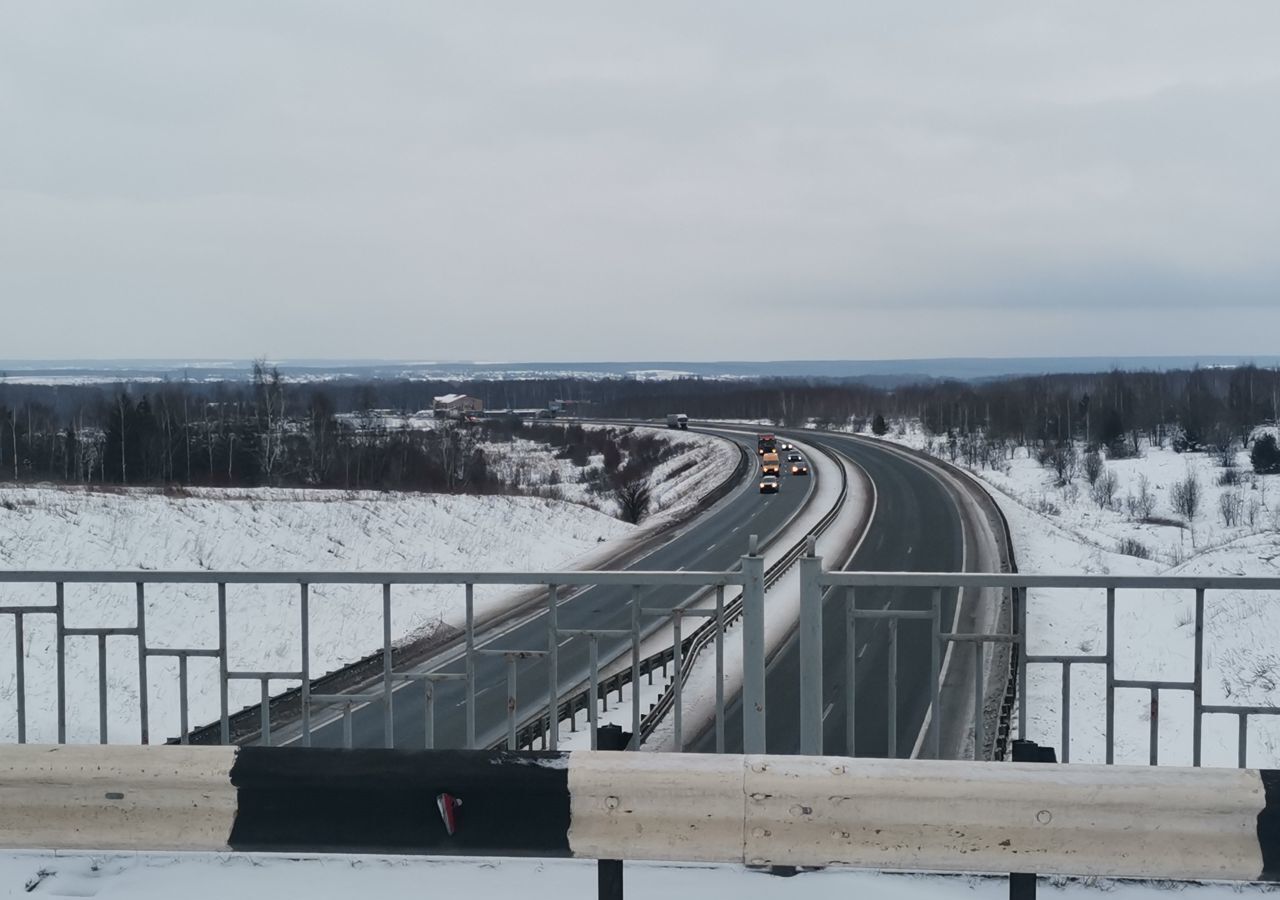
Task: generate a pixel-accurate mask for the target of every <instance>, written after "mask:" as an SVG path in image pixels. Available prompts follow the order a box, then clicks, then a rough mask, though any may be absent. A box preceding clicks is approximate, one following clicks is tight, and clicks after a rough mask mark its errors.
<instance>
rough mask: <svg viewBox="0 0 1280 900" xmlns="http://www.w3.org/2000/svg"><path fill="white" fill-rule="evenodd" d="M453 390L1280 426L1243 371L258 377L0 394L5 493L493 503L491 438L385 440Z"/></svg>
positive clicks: (488, 400) (822, 411)
mask: <svg viewBox="0 0 1280 900" xmlns="http://www.w3.org/2000/svg"><path fill="white" fill-rule="evenodd" d="M455 392H456V393H466V394H470V395H472V396H476V397H479V398H480V399H482V400H483V401H484V403H485V407H486V409H488V410H490V411H492V410H495V409H505V408H514V409H526V410H528V409H540V408H546V407H547V406H548V405H550V404H551V403H552V402H553V401H557V400H561V401H565V400H567V401H571V402H572V403H575V404H577V406H576V407H574V408H575V409H577V410H579V411H580V412H582V413H583V414H584V415H600V416H618V417H626V418H661V417H663V416H665V415H666V414H667V413H669V412H683V413H687V414H689V415H690V416H692V417H693V418H694V419H698V418H735V419H753V420H755V419H758V420H765V421H769V422H773V423H775V424H777V425H779V426H801V425H804V424H807V423H810V422H817V423H818V424H819V425H823V424H829V425H844V424H846V423H849V422H853V423H854V424H855V426H857V427H865V426H867V425H868V424H869V423H870V422H871V421H872V420H873V418H874V416H876V415H877V414H878V415H881V416H883V417H886V418H888V419H889V420H890V421H892V420H894V419H912V420H919V421H920V422H921V423H922V424H923V425H924V427H925V428H926V429H927V430H928V431H929V432H930V433H932V434H934V435H941V436H946V438H947V439H948V440H950V441H953V442H956V443H957V444H961V443H963V444H965V445H967V446H969V447H972V446H973V445H974V443H975V442H977V441H981V442H982V444H983V446H984V447H986V446H989V445H991V444H993V443H994V444H1001V443H1008V444H1016V445H1019V446H1042V447H1044V446H1054V445H1062V444H1066V443H1071V442H1075V441H1082V442H1084V443H1086V444H1088V445H1090V446H1097V447H1103V448H1105V449H1106V450H1107V451H1108V453H1109V454H1110V455H1112V456H1117V455H1124V454H1126V453H1129V452H1133V451H1134V450H1136V448H1138V447H1139V446H1140V445H1141V442H1142V441H1143V440H1146V441H1149V442H1151V443H1155V444H1160V445H1173V446H1174V447H1175V449H1201V448H1206V449H1209V448H1218V447H1221V446H1223V445H1234V446H1241V445H1243V444H1245V443H1246V442H1247V440H1248V437H1249V435H1250V434H1251V433H1252V431H1253V430H1254V429H1255V428H1256V427H1257V426H1258V425H1261V424H1263V423H1266V422H1275V421H1277V420H1278V419H1280V371H1277V370H1274V369H1263V368H1258V367H1254V366H1244V367H1239V368H1231V369H1226V368H1222V369H1219V368H1214V369H1193V370H1189V371H1172V372H1127V371H1113V372H1103V373H1097V374H1093V375H1082V374H1068V375H1045V376H1037V377H1020V378H1009V379H999V380H991V381H985V382H977V383H970V382H959V381H933V382H924V383H920V384H915V385H907V386H899V387H895V388H892V389H886V388H880V387H875V386H871V385H867V384H864V383H860V382H857V381H833V380H818V379H812V380H802V379H764V380H751V381H748V380H715V379H700V378H685V379H673V380H666V381H646V380H633V379H605V380H592V379H569V378H556V379H528V380H518V381H474V382H457V381H453V382H433V381H394V382H393V381H385V382H371V383H362V384H352V383H347V382H310V383H291V382H288V381H286V380H285V379H282V378H281V377H280V375H279V373H278V372H275V371H273V370H271V369H269V368H267V367H266V366H263V365H256V366H255V367H254V371H253V373H252V375H251V377H250V378H249V379H248V380H246V381H243V382H229V381H223V382H215V383H191V382H183V381H172V382H164V383H154V384H137V385H117V386H101V385H57V386H49V385H25V384H6V383H3V382H0V478H3V479H9V478H12V479H14V480H26V481H37V480H47V481H60V482H72V483H115V484H165V483H181V484H192V485H237V486H249V485H310V486H318V487H342V488H359V487H371V488H396V489H410V490H484V489H486V486H488V488H489V489H497V485H495V484H494V479H493V478H492V476H491V474H490V473H489V471H488V465H487V460H486V458H485V454H484V452H483V450H482V448H481V447H480V446H479V445H480V444H481V443H482V442H484V441H486V440H489V439H490V437H491V436H492V435H491V433H490V432H492V430H493V429H494V428H495V427H496V426H494V425H493V424H492V423H488V424H486V425H485V426H483V427H471V426H467V425H465V424H461V423H456V422H451V423H448V424H447V425H445V426H444V427H439V428H435V429H412V428H397V427H388V426H386V425H385V424H384V423H385V422H386V419H385V418H384V417H383V416H381V415H380V414H378V413H377V412H376V411H387V410H390V411H395V412H397V413H411V412H415V411H419V410H427V409H429V408H430V406H431V399H432V397H434V396H436V395H438V394H444V393H455ZM501 427H503V428H507V429H508V431H509V428H510V427H512V426H510V425H507V426H501ZM559 432H560V433H563V432H564V429H563V428H561V429H559ZM504 433H506V432H504ZM577 452H579V453H581V451H577Z"/></svg>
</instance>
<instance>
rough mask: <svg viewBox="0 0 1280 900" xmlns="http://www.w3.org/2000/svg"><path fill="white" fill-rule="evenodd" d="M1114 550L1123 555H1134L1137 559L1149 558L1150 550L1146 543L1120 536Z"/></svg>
mask: <svg viewBox="0 0 1280 900" xmlns="http://www.w3.org/2000/svg"><path fill="white" fill-rule="evenodd" d="M1116 552H1117V553H1123V554H1124V555H1125V556H1136V557H1137V558H1138V559H1150V558H1151V551H1150V550H1149V549H1148V548H1147V545H1146V544H1144V543H1142V542H1141V541H1135V540H1134V539H1133V538H1121V539H1120V542H1119V543H1118V544H1117V545H1116Z"/></svg>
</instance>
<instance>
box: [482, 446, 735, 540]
mask: <svg viewBox="0 0 1280 900" xmlns="http://www.w3.org/2000/svg"><path fill="white" fill-rule="evenodd" d="M583 427H584V428H588V429H593V428H594V429H597V430H599V429H603V428H604V426H591V425H584V426H583ZM608 430H613V431H617V430H619V429H617V428H616V427H614V428H609V429H608ZM627 430H630V431H636V432H649V433H652V434H654V435H656V436H658V437H659V438H662V439H663V440H666V441H668V442H669V443H670V445H671V449H672V454H671V456H670V458H668V459H666V460H664V461H663V462H661V463H659V464H658V465H657V466H656V467H655V468H654V470H653V472H652V473H651V474H650V475H649V477H648V480H647V483H648V485H649V488H650V492H651V496H650V520H649V521H648V523H647V524H649V525H655V524H659V523H665V522H669V521H671V520H672V519H674V518H680V517H681V516H683V515H685V514H687V513H688V512H689V511H690V510H692V509H693V507H694V506H695V505H696V504H697V502H698V500H700V499H701V498H702V496H704V495H705V493H706V492H707V491H708V490H709V489H711V488H713V487H715V486H716V485H717V484H719V483H720V482H721V481H723V480H724V479H725V477H727V476H728V474H729V473H730V472H732V471H733V468H734V467H735V466H736V465H737V464H738V456H739V453H738V450H737V448H736V447H735V446H734V445H733V444H731V443H729V442H728V441H725V440H723V439H721V438H717V437H713V436H711V435H709V434H699V433H697V432H692V431H688V432H673V431H670V430H667V429H663V428H644V427H636V428H634V429H627ZM481 446H482V447H483V449H484V450H485V452H486V453H488V454H492V455H493V456H495V458H496V461H495V462H494V463H492V465H491V467H490V468H491V470H492V471H493V473H494V474H495V475H496V476H497V477H498V478H499V479H500V480H501V481H502V482H503V483H504V484H509V485H514V486H516V487H518V488H519V489H521V490H525V491H529V492H532V493H535V494H537V495H538V496H543V497H550V498H553V499H559V500H568V501H570V502H572V503H581V504H583V505H585V506H590V507H592V508H593V509H598V510H599V511H601V512H603V513H606V514H608V515H617V514H618V504H617V502H616V501H615V500H614V499H613V498H612V497H610V496H608V495H607V494H601V493H599V492H597V491H595V490H593V489H592V485H593V484H595V483H597V482H598V481H599V477H598V476H599V475H600V474H601V473H602V470H603V466H604V457H603V455H602V454H599V453H596V454H593V455H592V456H590V457H589V458H588V461H587V464H586V465H585V466H576V465H574V464H573V462H572V461H571V460H568V459H562V458H558V457H557V456H556V454H555V453H554V452H552V448H549V447H548V446H547V445H546V444H544V443H541V442H539V441H531V440H527V439H517V440H513V441H510V442H508V443H486V444H482V445H481ZM626 459H627V456H626V453H625V452H624V453H623V457H622V462H623V463H625V462H626Z"/></svg>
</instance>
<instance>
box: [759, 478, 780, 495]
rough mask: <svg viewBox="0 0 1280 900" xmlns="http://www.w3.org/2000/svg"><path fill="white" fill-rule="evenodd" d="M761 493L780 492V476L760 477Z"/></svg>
mask: <svg viewBox="0 0 1280 900" xmlns="http://www.w3.org/2000/svg"><path fill="white" fill-rule="evenodd" d="M760 493H762V494H776V493H778V476H777V475H766V476H764V477H763V478H761V479H760Z"/></svg>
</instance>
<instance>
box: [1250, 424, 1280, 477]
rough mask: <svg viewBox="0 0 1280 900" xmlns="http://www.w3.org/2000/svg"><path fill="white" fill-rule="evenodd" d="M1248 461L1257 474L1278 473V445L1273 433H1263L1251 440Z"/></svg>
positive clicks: (1279, 448)
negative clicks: (1251, 444)
mask: <svg viewBox="0 0 1280 900" xmlns="http://www.w3.org/2000/svg"><path fill="white" fill-rule="evenodd" d="M1249 462H1250V463H1252V464H1253V471H1255V472H1257V473H1258V474H1259V475H1280V445H1277V444H1276V436H1275V435H1274V434H1263V435H1261V436H1259V437H1258V439H1257V440H1256V441H1254V442H1253V449H1252V450H1250V451H1249Z"/></svg>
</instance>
